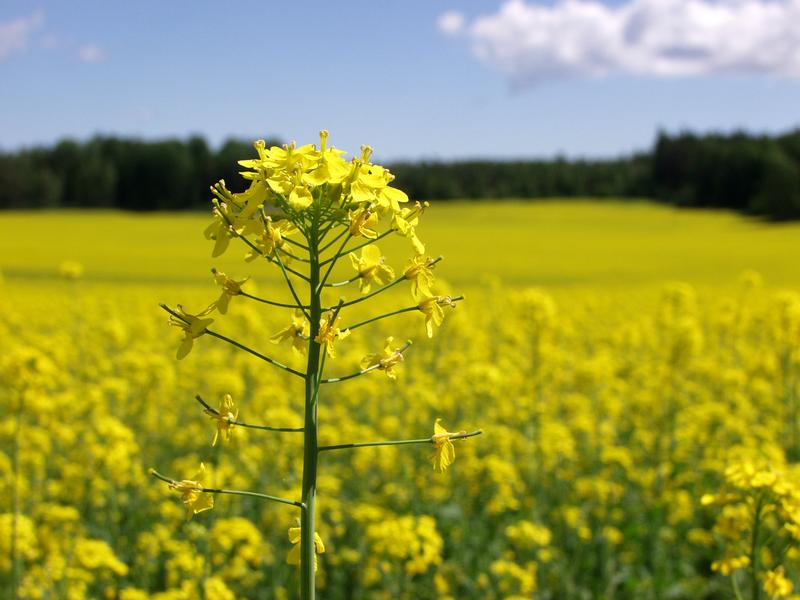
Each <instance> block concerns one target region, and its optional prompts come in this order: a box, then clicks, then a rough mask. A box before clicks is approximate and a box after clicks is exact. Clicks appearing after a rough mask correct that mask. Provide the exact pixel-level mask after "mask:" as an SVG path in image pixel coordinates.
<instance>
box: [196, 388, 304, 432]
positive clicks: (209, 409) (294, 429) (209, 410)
mask: <svg viewBox="0 0 800 600" xmlns="http://www.w3.org/2000/svg"><path fill="white" fill-rule="evenodd" d="M194 399H195V400H197V401H198V402H199V403H200V404H202V405H203V407H204V408H205V409H206V412H207V413H210V414H212V415H215V416H217V417H218V416H219V411H218V410H217V409H216V408H212V407H211V406H209V405H208V403H206V401H205V400H203V399H202V398H201V397H200V395H199V394H198V395H196V396H195V397H194ZM225 421H227V422H228V423H229V424H230V425H238V426H239V427H249V428H250V429H262V430H264V431H279V432H302V431H303V428H302V427H271V426H269V425H251V424H250V423H244V422H242V421H235V420H233V419H225Z"/></svg>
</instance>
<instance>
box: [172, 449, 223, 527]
mask: <svg viewBox="0 0 800 600" xmlns="http://www.w3.org/2000/svg"><path fill="white" fill-rule="evenodd" d="M205 472H206V466H205V465H204V464H203V463H200V470H199V471H197V474H196V475H195V476H194V479H183V480H181V481H173V482H172V483H170V484H169V487H170V488H171V489H173V490H177V491H179V492H180V493H181V500H182V501H183V504H184V505H185V506H186V510H187V513H188V518H190V519H191V518H192V515H196V514H197V513H201V512H203V511H204V510H209V509H211V508H214V495H213V494H210V493H208V492H204V491H203V489H204V488H203V483H202V482H203V476H204V475H205Z"/></svg>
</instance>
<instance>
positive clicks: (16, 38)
mask: <svg viewBox="0 0 800 600" xmlns="http://www.w3.org/2000/svg"><path fill="white" fill-rule="evenodd" d="M42 23H44V13H43V12H42V11H37V12H35V13H33V14H32V15H30V16H28V17H20V18H19V19H14V20H13V21H5V22H3V23H0V62H2V61H4V60H6V59H7V58H8V57H9V56H11V55H12V54H14V53H15V52H20V51H22V50H25V48H27V47H28V43H29V42H30V38H31V36H32V35H33V33H34V32H35V31H36V30H37V29H39V28H40V27H41V26H42Z"/></svg>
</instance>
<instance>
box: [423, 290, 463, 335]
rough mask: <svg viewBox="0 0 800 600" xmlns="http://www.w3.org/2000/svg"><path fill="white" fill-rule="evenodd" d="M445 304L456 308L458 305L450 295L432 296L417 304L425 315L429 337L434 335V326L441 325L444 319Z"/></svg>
mask: <svg viewBox="0 0 800 600" xmlns="http://www.w3.org/2000/svg"><path fill="white" fill-rule="evenodd" d="M444 306H450V307H452V308H455V306H456V305H455V302H454V301H453V298H452V297H450V296H430V297H428V298H425V299H423V300H421V301H420V303H419V304H418V305H417V309H418V310H419V311H420V312H421V313H422V314H424V315H425V331H426V332H427V333H428V337H433V328H434V326H436V327H439V326H440V325H441V324H442V322H443V321H444V308H443V307H444Z"/></svg>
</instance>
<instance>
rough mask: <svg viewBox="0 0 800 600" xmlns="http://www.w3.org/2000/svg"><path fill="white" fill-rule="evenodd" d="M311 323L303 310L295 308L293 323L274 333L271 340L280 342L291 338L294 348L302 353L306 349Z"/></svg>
mask: <svg viewBox="0 0 800 600" xmlns="http://www.w3.org/2000/svg"><path fill="white" fill-rule="evenodd" d="M308 334H309V325H308V321H307V320H306V318H305V316H304V315H303V311H302V310H300V309H299V308H297V309H295V311H294V316H293V317H292V323H291V325H289V326H288V327H287V328H286V329H281V330H280V331H279V332H278V333H276V334H275V335H273V336H272V337H271V338H270V339H269V340H270V341H271V342H272V343H273V344H279V343H281V342H285V341H286V340H289V341H290V342H291V344H292V349H293V350H294V351H295V352H297V353H299V354H302V353H304V352H305V351H306V341H307V340H308Z"/></svg>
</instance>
